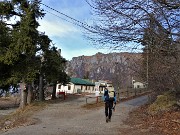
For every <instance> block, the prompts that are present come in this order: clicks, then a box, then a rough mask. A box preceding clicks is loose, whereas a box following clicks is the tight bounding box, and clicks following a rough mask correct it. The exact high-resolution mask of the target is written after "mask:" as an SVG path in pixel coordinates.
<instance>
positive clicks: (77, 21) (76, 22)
mask: <svg viewBox="0 0 180 135" xmlns="http://www.w3.org/2000/svg"><path fill="white" fill-rule="evenodd" d="M41 4H42V5H44V6H45V7H47V8H49V9H51V10H53V11H55V12H57V13H59V14H61V15H63V16H64V17H66V18H68V19H70V20H72V22H71V21H68V20H67V19H64V18H62V17H60V16H58V15H56V14H53V13H51V12H49V11H47V10H45V11H46V12H48V13H50V14H52V15H55V16H57V17H58V18H61V19H63V20H65V21H67V22H69V23H73V24H75V25H78V26H79V27H82V28H85V29H87V30H89V31H92V30H93V29H94V27H92V26H89V25H88V24H86V23H83V22H81V21H79V20H77V19H74V18H73V17H70V16H68V15H66V14H64V13H62V12H60V11H58V10H56V9H54V8H52V7H50V6H48V5H46V4H44V3H41ZM74 22H75V23H74Z"/></svg>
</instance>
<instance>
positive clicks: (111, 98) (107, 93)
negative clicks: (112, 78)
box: [104, 86, 116, 122]
mask: <svg viewBox="0 0 180 135" xmlns="http://www.w3.org/2000/svg"><path fill="white" fill-rule="evenodd" d="M104 102H105V116H106V122H111V116H112V109H113V103H114V104H115V105H116V93H115V91H114V88H113V87H112V86H109V87H105V89H104Z"/></svg>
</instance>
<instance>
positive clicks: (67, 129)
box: [0, 96, 147, 135]
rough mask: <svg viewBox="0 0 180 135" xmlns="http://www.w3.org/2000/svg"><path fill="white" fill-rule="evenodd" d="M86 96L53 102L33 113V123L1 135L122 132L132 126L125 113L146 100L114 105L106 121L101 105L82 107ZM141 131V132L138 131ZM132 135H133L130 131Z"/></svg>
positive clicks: (72, 134) (89, 134)
mask: <svg viewBox="0 0 180 135" xmlns="http://www.w3.org/2000/svg"><path fill="white" fill-rule="evenodd" d="M85 100H86V99H85V98H84V97H81V98H78V99H75V100H72V101H71V100H66V101H63V102H60V103H56V104H52V105H50V106H48V107H47V108H46V109H44V110H43V111H41V112H39V113H37V114H35V115H34V116H33V122H32V121H31V123H29V125H28V126H27V125H26V126H21V127H18V128H15V129H11V130H9V131H6V132H1V133H0V134H1V135H121V134H122V135H123V134H124V133H123V131H121V129H124V128H126V129H131V127H129V126H127V125H125V124H123V121H125V120H126V118H127V117H128V113H129V112H130V111H131V110H132V109H134V108H136V107H138V106H140V105H142V104H144V103H146V102H147V96H142V97H138V98H136V99H133V100H130V101H127V102H122V103H119V104H117V105H116V111H115V112H114V113H113V116H112V120H111V122H109V123H106V122H105V114H104V108H103V107H101V108H98V109H93V110H87V109H84V108H82V107H81V106H82V105H83V104H85ZM35 123H36V124H35ZM139 134H140V133H139ZM131 135H132V134H131Z"/></svg>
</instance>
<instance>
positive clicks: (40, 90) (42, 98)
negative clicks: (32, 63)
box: [39, 75, 44, 101]
mask: <svg viewBox="0 0 180 135" xmlns="http://www.w3.org/2000/svg"><path fill="white" fill-rule="evenodd" d="M39 101H44V89H43V77H42V75H40V76H39Z"/></svg>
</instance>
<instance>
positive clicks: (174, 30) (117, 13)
mask: <svg viewBox="0 0 180 135" xmlns="http://www.w3.org/2000/svg"><path fill="white" fill-rule="evenodd" d="M87 1H88V0H87ZM88 3H89V5H90V6H91V7H92V9H93V13H94V18H95V21H94V24H93V26H92V27H91V29H90V30H89V34H88V35H90V36H88V37H89V38H90V39H91V40H92V41H95V42H98V43H101V44H100V45H101V47H108V48H109V47H110V48H114V49H122V47H125V44H122V43H127V42H136V43H139V42H141V40H142V38H143V35H144V29H145V28H147V27H148V25H149V24H148V22H149V19H150V18H152V16H153V18H155V19H156V20H157V22H156V23H157V24H161V25H162V26H163V28H164V30H165V31H166V32H167V33H169V36H170V38H171V39H177V38H178V37H179V36H180V33H179V24H180V21H179V17H178V16H179V12H178V11H179V1H178V0H174V1H173V2H171V1H170V0H169V1H168V0H166V1H165V0H143V1H142V0H91V2H90V0H89V1H88ZM169 7H171V8H170V9H169ZM161 40H163V39H161ZM132 48H133V47H132Z"/></svg>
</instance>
